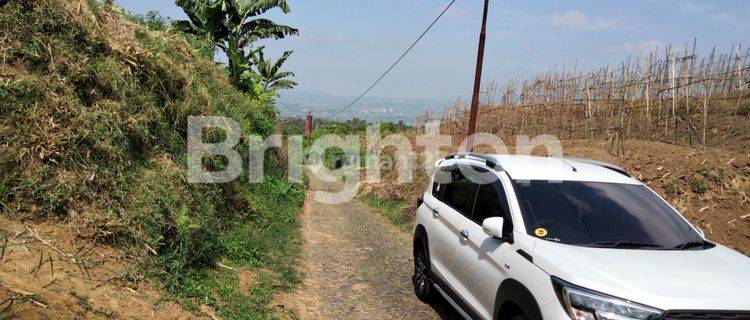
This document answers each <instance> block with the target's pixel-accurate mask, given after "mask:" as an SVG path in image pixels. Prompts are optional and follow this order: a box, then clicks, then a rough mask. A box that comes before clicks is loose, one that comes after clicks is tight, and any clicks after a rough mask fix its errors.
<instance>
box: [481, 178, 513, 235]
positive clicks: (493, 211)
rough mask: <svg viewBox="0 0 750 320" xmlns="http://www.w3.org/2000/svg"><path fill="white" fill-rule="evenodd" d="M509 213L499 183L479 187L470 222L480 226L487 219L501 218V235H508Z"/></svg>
mask: <svg viewBox="0 0 750 320" xmlns="http://www.w3.org/2000/svg"><path fill="white" fill-rule="evenodd" d="M509 213H510V209H509V207H508V200H507V198H506V196H505V190H504V189H503V186H502V184H501V183H500V181H496V182H494V183H489V184H483V185H480V186H479V190H478V192H477V200H476V202H475V203H474V212H473V213H472V216H471V220H472V221H474V222H475V223H476V224H478V225H480V226H481V225H482V223H483V222H484V220H485V219H487V218H491V217H502V218H503V219H504V221H503V233H506V232H507V233H510V232H512V226H513V224H512V222H511V218H510V214H509Z"/></svg>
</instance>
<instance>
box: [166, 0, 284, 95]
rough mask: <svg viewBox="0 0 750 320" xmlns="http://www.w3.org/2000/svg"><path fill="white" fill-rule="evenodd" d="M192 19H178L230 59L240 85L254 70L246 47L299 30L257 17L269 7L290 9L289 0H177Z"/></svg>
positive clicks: (179, 24)
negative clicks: (245, 74) (247, 74)
mask: <svg viewBox="0 0 750 320" xmlns="http://www.w3.org/2000/svg"><path fill="white" fill-rule="evenodd" d="M175 2H176V3H177V5H178V6H180V7H182V9H183V10H184V11H185V14H187V16H188V18H189V20H181V21H175V22H174V24H173V26H174V27H175V28H176V29H178V30H181V31H183V32H187V33H192V34H196V35H199V36H203V37H206V38H207V39H209V40H211V41H212V42H213V43H214V44H215V45H216V46H217V47H219V48H220V49H221V50H223V51H224V52H225V53H226V55H227V59H228V69H229V79H230V81H231V82H232V84H234V85H235V86H237V87H240V86H241V85H242V75H243V73H245V72H249V71H250V70H251V64H252V61H251V60H248V58H247V57H248V55H247V54H246V53H245V48H247V47H249V46H251V45H252V43H253V42H255V41H257V40H260V39H282V38H284V37H286V36H289V35H297V34H299V30H297V29H295V28H292V27H290V26H285V25H279V24H276V23H274V22H273V21H271V20H268V19H263V18H258V16H260V15H262V14H264V13H265V12H266V11H268V10H271V9H273V8H279V9H281V11H283V12H284V13H289V5H288V4H287V3H286V0H176V1H175Z"/></svg>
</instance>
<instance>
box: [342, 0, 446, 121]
mask: <svg viewBox="0 0 750 320" xmlns="http://www.w3.org/2000/svg"><path fill="white" fill-rule="evenodd" d="M454 2H456V0H452V1H451V2H450V3H449V4H448V6H446V7H445V9H443V11H442V12H440V15H438V16H437V18H435V20H434V21H432V23H430V25H429V26H427V29H425V30H424V32H422V34H421V35H420V36H419V38H417V40H416V41H414V43H412V44H411V46H410V47H409V48H408V49H406V51H404V53H403V54H402V55H401V56H400V57H399V58H398V59H396V62H394V63H393V64H392V65H391V67H390V68H388V70H386V71H385V72H384V73H383V74H382V75H381V76H380V78H378V79H377V80H375V82H373V83H372V85H371V86H370V87H369V88H367V90H365V91H364V92H362V94H360V95H359V97H357V99H354V101H352V102H351V103H350V104H349V105H347V106H346V107H344V108H343V109H341V110H339V111H337V112H336V113H334V114H332V115H331V116H330V118H333V117H335V116H337V115H339V114H341V113H342V112H344V111H346V109H349V108H351V107H352V106H353V105H354V104H355V103H357V102H358V101H359V100H360V99H362V98H363V97H364V96H365V95H367V93H369V92H370V90H372V89H373V88H375V86H376V85H378V83H380V81H381V80H383V78H385V76H387V75H388V73H390V72H391V70H393V68H395V67H396V65H398V64H399V62H401V60H403V59H404V57H406V55H407V54H409V52H410V51H411V50H412V49H414V47H415V46H416V45H417V43H419V41H420V40H422V38H424V36H425V35H426V34H427V32H429V31H430V29H432V27H433V26H434V25H435V24H436V23H437V22H438V20H440V18H442V17H443V15H444V14H445V12H446V11H448V9H450V8H451V6H453V3H454Z"/></svg>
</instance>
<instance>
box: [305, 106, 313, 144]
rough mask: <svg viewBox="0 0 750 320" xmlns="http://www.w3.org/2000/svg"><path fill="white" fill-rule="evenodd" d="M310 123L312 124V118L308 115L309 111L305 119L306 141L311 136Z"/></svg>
mask: <svg viewBox="0 0 750 320" xmlns="http://www.w3.org/2000/svg"><path fill="white" fill-rule="evenodd" d="M312 122H313V116H312V114H311V113H310V111H308V112H307V117H306V118H305V137H307V138H308V139H309V138H310V136H311V135H312Z"/></svg>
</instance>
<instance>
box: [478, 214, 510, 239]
mask: <svg viewBox="0 0 750 320" xmlns="http://www.w3.org/2000/svg"><path fill="white" fill-rule="evenodd" d="M504 222H505V221H504V220H503V218H501V217H492V218H487V219H484V221H483V222H482V229H483V230H484V233H486V234H487V235H490V236H493V237H495V238H497V239H502V238H503V223H504Z"/></svg>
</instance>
